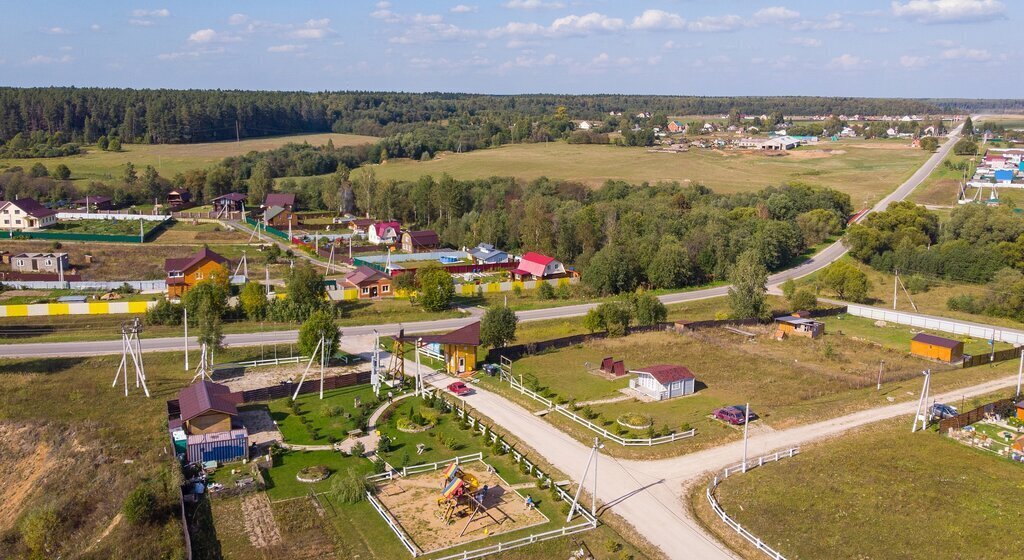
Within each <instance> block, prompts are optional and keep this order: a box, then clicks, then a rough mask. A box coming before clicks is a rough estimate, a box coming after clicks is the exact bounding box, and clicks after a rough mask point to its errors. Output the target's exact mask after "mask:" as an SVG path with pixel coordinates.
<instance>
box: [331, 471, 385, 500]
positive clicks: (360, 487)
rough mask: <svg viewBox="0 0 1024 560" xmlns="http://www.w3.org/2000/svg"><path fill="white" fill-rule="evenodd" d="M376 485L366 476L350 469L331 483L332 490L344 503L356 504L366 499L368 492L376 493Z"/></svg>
mask: <svg viewBox="0 0 1024 560" xmlns="http://www.w3.org/2000/svg"><path fill="white" fill-rule="evenodd" d="M375 491H376V486H374V485H373V483H371V482H370V481H368V480H366V477H364V476H363V475H361V474H359V473H358V472H356V471H355V470H354V469H349V471H348V472H347V473H345V476H339V477H336V478H335V479H334V482H332V483H331V492H332V493H333V494H334V497H335V498H336V499H337V500H338V501H339V502H341V503H343V504H355V503H358V502H361V501H363V500H365V499H366V493H367V492H369V493H371V494H372V493H374V492H375Z"/></svg>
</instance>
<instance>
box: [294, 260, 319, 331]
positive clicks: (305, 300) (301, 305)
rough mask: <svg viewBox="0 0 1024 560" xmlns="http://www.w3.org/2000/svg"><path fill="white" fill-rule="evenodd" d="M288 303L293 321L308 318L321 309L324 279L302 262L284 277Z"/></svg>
mask: <svg viewBox="0 0 1024 560" xmlns="http://www.w3.org/2000/svg"><path fill="white" fill-rule="evenodd" d="M285 286H286V287H287V289H288V302H289V305H291V306H292V308H293V309H294V312H295V315H294V317H295V319H301V318H302V317H308V316H309V315H311V314H312V313H313V312H314V311H316V310H318V309H321V308H323V306H324V305H325V303H326V302H325V297H326V295H327V290H326V289H325V288H324V278H323V276H321V275H320V273H319V272H317V271H316V270H315V269H314V268H313V267H312V266H311V265H310V264H309V263H306V262H302V263H299V264H298V265H296V266H295V267H294V268H292V269H291V270H290V271H288V275H287V277H285Z"/></svg>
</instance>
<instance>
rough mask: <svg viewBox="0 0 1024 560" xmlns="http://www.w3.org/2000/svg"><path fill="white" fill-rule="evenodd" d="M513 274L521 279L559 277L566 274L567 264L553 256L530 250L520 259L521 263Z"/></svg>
mask: <svg viewBox="0 0 1024 560" xmlns="http://www.w3.org/2000/svg"><path fill="white" fill-rule="evenodd" d="M512 274H513V276H515V277H516V278H517V279H519V280H528V279H530V278H537V279H538V280H539V279H542V278H559V277H562V276H565V265H563V264H562V263H561V262H559V261H557V260H555V259H554V258H553V257H549V256H546V255H542V254H540V253H534V252H529V253H526V254H525V255H523V258H521V259H519V265H518V266H517V267H516V269H515V270H513V271H512Z"/></svg>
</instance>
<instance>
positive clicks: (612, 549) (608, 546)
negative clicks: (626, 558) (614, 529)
mask: <svg viewBox="0 0 1024 560" xmlns="http://www.w3.org/2000/svg"><path fill="white" fill-rule="evenodd" d="M604 549H605V550H607V551H608V553H610V554H614V553H616V552H618V551H620V550H622V545H621V544H619V542H618V541H616V540H615V539H612V538H607V539H605V540H604Z"/></svg>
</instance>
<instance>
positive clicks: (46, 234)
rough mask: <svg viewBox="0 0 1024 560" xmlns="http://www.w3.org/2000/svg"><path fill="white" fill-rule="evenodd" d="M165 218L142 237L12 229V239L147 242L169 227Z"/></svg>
mask: <svg viewBox="0 0 1024 560" xmlns="http://www.w3.org/2000/svg"><path fill="white" fill-rule="evenodd" d="M169 221H170V220H164V221H162V222H160V223H159V224H157V225H156V227H154V228H153V229H151V230H149V231H147V232H146V233H145V235H144V236H143V238H142V239H139V236H138V235H107V234H102V233H71V232H57V231H46V230H40V231H12V232H11V233H10V234H8V235H9V236H10V238H11V239H42V240H47V241H97V242H100V243H145V242H146V241H149V240H151V239H153V238H154V237H156V236H157V235H159V233H160V232H162V231H163V230H164V228H166V227H167V222H169Z"/></svg>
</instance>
